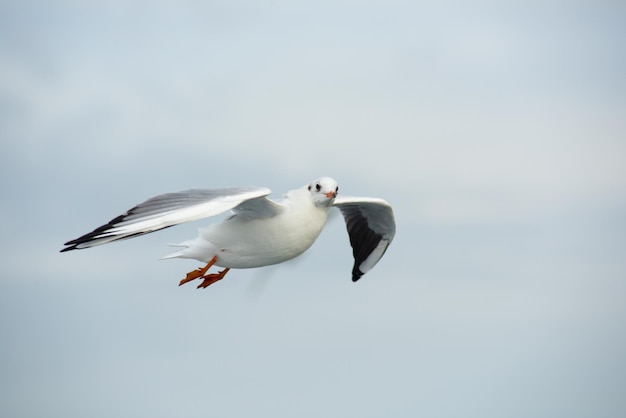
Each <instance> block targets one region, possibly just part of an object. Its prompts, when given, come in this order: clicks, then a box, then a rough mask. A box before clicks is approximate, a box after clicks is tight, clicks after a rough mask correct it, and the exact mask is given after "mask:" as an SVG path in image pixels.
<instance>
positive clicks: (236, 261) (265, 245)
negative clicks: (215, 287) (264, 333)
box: [164, 188, 330, 268]
mask: <svg viewBox="0 0 626 418" xmlns="http://www.w3.org/2000/svg"><path fill="white" fill-rule="evenodd" d="M277 203H279V204H281V205H284V211H282V212H281V213H280V214H279V215H277V216H274V217H270V218H260V219H259V218H250V217H248V216H246V215H239V214H235V215H233V216H231V217H230V218H227V219H226V220H224V221H223V222H221V223H218V224H213V225H210V226H209V227H207V228H202V229H200V231H199V232H200V233H199V235H198V237H197V238H196V239H194V240H191V241H186V242H183V243H181V244H179V245H180V246H182V247H185V248H183V249H181V250H179V251H176V252H175V253H173V254H170V255H168V256H165V257H164V258H175V257H179V258H193V259H196V260H199V261H202V262H205V263H208V262H209V260H211V259H212V258H213V256H217V261H216V262H215V265H217V266H220V267H229V268H253V267H262V266H268V265H271V264H278V263H282V262H283V261H287V260H291V259H292V258H294V257H297V256H299V255H300V254H302V253H303V252H305V251H306V250H307V249H308V248H309V247H310V246H311V245H313V243H314V242H315V240H316V239H317V237H318V236H319V234H320V233H321V232H322V229H323V228H324V225H325V224H326V220H327V219H328V210H329V209H330V207H329V206H314V204H313V201H312V199H311V195H310V193H309V192H308V190H307V189H306V188H302V189H297V190H293V191H291V192H289V193H288V194H287V196H286V198H285V199H283V200H281V201H278V202H277Z"/></svg>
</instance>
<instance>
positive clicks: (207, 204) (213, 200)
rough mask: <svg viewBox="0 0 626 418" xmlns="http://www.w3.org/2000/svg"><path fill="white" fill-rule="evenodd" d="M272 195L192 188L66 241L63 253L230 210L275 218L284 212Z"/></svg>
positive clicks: (257, 189) (149, 202)
mask: <svg viewBox="0 0 626 418" xmlns="http://www.w3.org/2000/svg"><path fill="white" fill-rule="evenodd" d="M270 193H271V191H270V189H268V188H265V187H232V188H226V189H212V190H199V189H192V190H186V191H183V192H176V193H167V194H163V195H159V196H155V197H153V198H150V199H148V200H146V201H145V202H142V203H140V204H138V205H136V206H134V207H133V208H131V209H129V210H128V211H126V213H124V214H123V215H120V216H117V217H115V218H113V219H111V220H110V221H109V222H107V223H106V224H104V225H102V226H100V227H98V228H96V229H94V230H93V231H91V232H89V233H87V234H85V235H82V236H80V237H78V238H76V239H73V240H71V241H68V242H66V243H65V245H66V246H67V247H66V248H63V249H62V250H61V252H64V251H70V250H76V249H81V248H89V247H93V246H96V245H102V244H106V243H108V242H112V241H118V240H122V239H128V238H132V237H135V236H139V235H144V234H148V233H150V232H155V231H158V230H160V229H164V228H168V227H170V226H174V225H178V224H181V223H185V222H191V221H195V220H198V219H202V218H208V217H210V216H215V215H218V214H220V213H223V212H226V211H228V210H233V211H235V212H236V213H243V214H245V216H249V217H257V218H264V217H269V216H273V215H275V214H277V213H278V212H280V211H281V210H282V206H281V205H280V204H278V203H276V202H274V201H272V200H270V199H268V198H267V197H266V196H267V195H269V194H270Z"/></svg>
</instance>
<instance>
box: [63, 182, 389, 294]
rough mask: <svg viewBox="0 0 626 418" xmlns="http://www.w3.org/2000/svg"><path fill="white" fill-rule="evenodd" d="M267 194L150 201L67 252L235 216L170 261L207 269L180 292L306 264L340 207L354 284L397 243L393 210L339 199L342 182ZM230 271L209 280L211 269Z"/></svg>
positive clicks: (211, 193) (211, 192) (203, 193)
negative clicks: (299, 261) (232, 273)
mask: <svg viewBox="0 0 626 418" xmlns="http://www.w3.org/2000/svg"><path fill="white" fill-rule="evenodd" d="M270 193H271V190H270V189H268V188H265V187H231V188H223V189H206V190H205V189H203V190H198V189H192V190H187V191H183V192H177V193H167V194H163V195H159V196H156V197H153V198H150V199H148V200H146V201H145V202H143V203H140V204H138V205H137V206H135V207H133V208H131V209H129V210H128V211H126V213H124V214H123V215H120V216H118V217H116V218H113V219H112V220H110V221H109V222H107V223H106V224H104V225H102V226H100V227H98V228H96V229H94V230H93V231H91V232H89V233H87V234H85V235H82V236H80V237H78V238H76V239H73V240H71V241H68V242H66V243H65V246H66V247H65V248H63V249H62V250H61V252H65V251H70V250H77V249H83V248H89V247H94V246H97V245H102V244H106V243H109V242H113V241H119V240H123V239H128V238H133V237H136V236H139V235H144V234H148V233H151V232H155V231H158V230H160V229H164V228H167V227H170V226H174V225H178V224H181V223H185V222H190V221H195V220H198V219H202V218H208V217H211V216H215V215H218V214H221V213H224V212H226V211H229V210H230V211H232V214H231V215H230V216H229V217H227V218H226V219H224V220H223V221H222V222H220V223H216V224H212V225H209V227H208V228H201V229H200V230H199V234H198V237H197V238H195V239H193V240H189V241H185V242H182V243H180V244H176V245H174V246H175V247H179V249H178V250H177V251H175V252H174V253H172V254H169V255H166V256H165V257H163V258H190V259H195V260H198V261H201V262H203V263H206V265H205V266H203V267H200V268H198V269H196V270H193V271H191V272H189V273H187V275H186V277H185V278H184V279H182V280H181V281H180V284H179V285H182V284H185V283H187V282H190V281H192V280H196V279H202V282H201V283H200V284H199V285H198V288H206V287H208V286H209V285H211V284H213V283H215V282H217V281H218V280H221V279H222V278H224V276H225V275H226V273H228V271H229V270H230V269H231V268H235V269H243V268H254V267H263V266H268V265H271V264H278V263H282V262H284V261H287V260H290V259H292V258H294V257H297V256H299V255H300V254H302V253H303V252H305V251H306V250H307V249H308V248H309V247H310V246H311V245H312V244H313V243H314V242H315V240H316V239H317V237H318V236H319V234H320V232H321V231H322V228H323V227H324V225H325V224H326V220H327V219H328V214H329V211H330V209H331V208H332V207H336V208H338V209H339V210H340V211H341V213H342V215H343V217H344V220H345V222H346V227H347V230H348V235H349V238H350V245H351V246H352V253H353V256H354V267H353V269H352V281H354V282H356V281H357V280H359V278H361V276H362V275H363V274H365V273H367V272H368V271H369V270H371V269H372V268H373V267H374V265H375V264H376V263H377V262H378V261H379V260H380V259H381V257H382V256H383V254H384V253H385V251H386V250H387V247H388V246H389V244H390V243H391V241H392V240H393V237H394V235H395V230H396V224H395V220H394V215H393V210H392V208H391V206H390V205H389V203H387V202H386V201H384V200H383V199H378V198H372V197H342V196H339V194H338V193H339V187H338V186H337V182H336V181H335V180H334V179H332V178H329V177H321V178H319V179H317V180H314V181H313V182H311V183H309V184H307V185H305V186H303V187H301V188H298V189H295V190H291V191H289V192H287V193H286V194H285V195H284V196H283V198H282V199H280V200H271V199H269V198H268V195H269V194H270ZM213 265H215V266H218V267H222V268H223V269H222V270H221V271H219V272H217V273H211V274H207V272H208V270H209V268H210V267H211V266H213Z"/></svg>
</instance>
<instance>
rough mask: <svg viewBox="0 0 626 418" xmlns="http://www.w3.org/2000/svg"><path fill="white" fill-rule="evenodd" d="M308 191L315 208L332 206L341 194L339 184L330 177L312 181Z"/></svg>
mask: <svg viewBox="0 0 626 418" xmlns="http://www.w3.org/2000/svg"><path fill="white" fill-rule="evenodd" d="M308 189H309V193H311V199H313V203H314V204H315V206H330V205H331V204H332V203H333V201H334V200H335V197H337V193H338V192H339V186H337V182H336V181H335V180H334V179H331V178H330V177H320V178H318V179H317V180H314V181H312V182H311V183H309V186H308Z"/></svg>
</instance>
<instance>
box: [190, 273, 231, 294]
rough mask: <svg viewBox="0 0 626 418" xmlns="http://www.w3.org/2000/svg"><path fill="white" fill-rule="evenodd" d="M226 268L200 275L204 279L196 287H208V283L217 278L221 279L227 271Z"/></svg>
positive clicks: (210, 283)
mask: <svg viewBox="0 0 626 418" xmlns="http://www.w3.org/2000/svg"><path fill="white" fill-rule="evenodd" d="M228 270H230V268H225V269H224V270H222V271H220V272H217V273H213V274H208V275H206V276H202V278H203V279H204V281H203V282H202V283H200V284H199V285H198V287H197V288H198V289H200V288H202V289H205V288H207V287H209V286H210V285H212V284H213V283H215V282H216V281H218V280H222V279H223V278H224V276H226V273H228Z"/></svg>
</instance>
